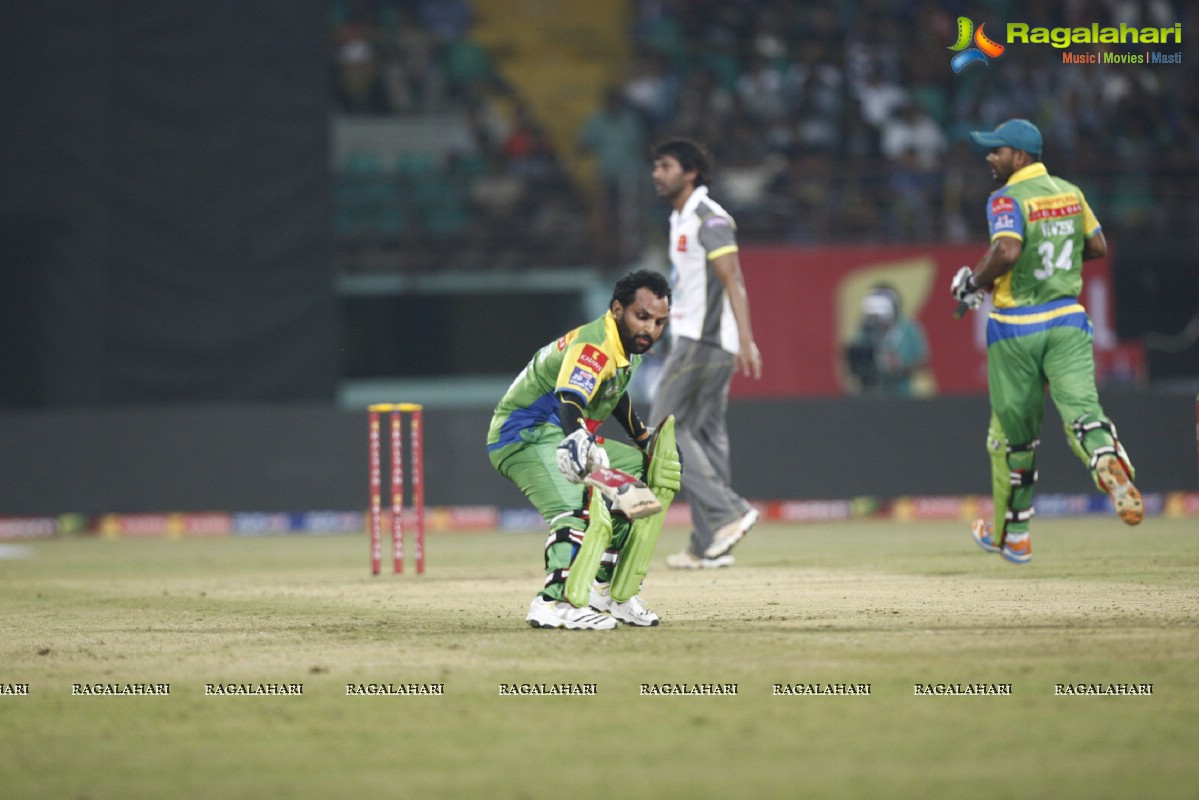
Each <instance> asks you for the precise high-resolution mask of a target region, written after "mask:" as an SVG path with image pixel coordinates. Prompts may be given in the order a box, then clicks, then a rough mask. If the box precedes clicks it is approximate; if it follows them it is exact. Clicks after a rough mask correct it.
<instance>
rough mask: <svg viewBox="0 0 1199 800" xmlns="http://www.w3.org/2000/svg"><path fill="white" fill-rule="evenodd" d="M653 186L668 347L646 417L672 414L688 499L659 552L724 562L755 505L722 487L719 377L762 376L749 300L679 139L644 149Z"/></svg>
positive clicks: (693, 561) (725, 470)
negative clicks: (684, 519) (680, 541)
mask: <svg viewBox="0 0 1199 800" xmlns="http://www.w3.org/2000/svg"><path fill="white" fill-rule="evenodd" d="M653 157H654V169H653V180H654V189H655V191H656V192H657V194H658V196H659V197H662V198H664V199H666V200H668V201H670V203H671V205H672V207H673V209H674V210H673V212H672V213H671V215H670V253H669V255H670V282H671V289H672V293H673V295H674V303H673V305H672V306H671V311H670V336H671V339H670V342H671V345H670V354H669V355H668V356H667V358H666V364H665V365H664V367H663V370H662V379H661V382H660V383H659V384H658V389H657V393H656V395H655V397H654V405H653V412H652V417H651V419H653V420H660V419H664V418H665V417H666V415H667V414H674V415H675V421H676V425H677V428H676V435H677V436H678V445H679V451H680V452H681V454H682V456H683V465H684V467H683V488H684V490H685V491H686V493H687V498H688V500H689V502H690V504H691V520H692V525H693V530H692V532H691V541H690V543H689V545H688V547H687V548H686V549H684V550H683V551H682V552H681V553H677V554H674V555H671V556H668V557H667V559H666V563H667V565H668V566H670V567H673V568H676V569H700V568H706V567H724V566H729V565H731V564H732V563H733V556H732V549H733V547H734V546H735V545H736V544H737V543H738V542H739V541H741V539H742V537H744V536H745V534H746V533H748V532H749V530H750V528H752V527H753V526H754V523H756V522H757V521H758V512H757V511H756V510H755V509H754V508H753V507H752V506H750V504H749V502H748V501H746V500H745V498H743V497H741V496H740V495H739V494H737V493H736V492H735V491H733V487H732V485H731V484H732V475H731V469H730V466H729V436H728V426H727V423H726V420H725V416H726V412H727V410H728V398H729V384H730V383H732V380H733V374H734V372H735V371H736V370H740V371H741V372H742V373H743V374H745V375H747V376H752V377H754V378H755V379H756V378H760V377H761V375H762V357H761V354H760V353H759V352H758V346H757V345H756V344H755V343H754V336H753V329H752V327H751V326H750V319H749V298H748V296H747V295H746V292H745V281H744V278H743V277H742V275H741V263H740V261H739V259H738V255H737V226H736V224H735V223H734V222H733V218H732V217H731V216H730V215H729V213H728V212H727V211H725V210H724V209H723V208H721V207H720V205H719V204H718V203H716V201H715V200H713V199H712V198H711V197H709V196H708V187H707V179H708V173H709V170H710V163H711V162H710V159H709V158H708V155H707V152H706V151H705V149H704V147H703V146H702V145H700V144H698V143H696V142H693V141H691V140H689V139H681V138H678V139H669V140H667V141H665V142H662V143H661V144H659V145H657V146H656V147H655V148H654V151H653Z"/></svg>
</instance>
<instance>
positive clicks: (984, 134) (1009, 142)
mask: <svg viewBox="0 0 1199 800" xmlns="http://www.w3.org/2000/svg"><path fill="white" fill-rule="evenodd" d="M970 137H971V138H972V139H974V141H976V142H978V143H979V144H981V145H982V146H983V147H1011V148H1012V149H1014V150H1023V151H1025V152H1026V153H1031V154H1032V155H1034V156H1037V157H1038V158H1039V157H1040V156H1041V132H1040V131H1039V130H1037V126H1036V125H1033V124H1032V123H1031V122H1029V121H1028V120H1026V119H1009V120H1008V121H1007V122H1005V123H1003V124H1002V125H1000V126H999V127H998V128H996V129H995V130H993V131H973V132H972V133H971V134H970Z"/></svg>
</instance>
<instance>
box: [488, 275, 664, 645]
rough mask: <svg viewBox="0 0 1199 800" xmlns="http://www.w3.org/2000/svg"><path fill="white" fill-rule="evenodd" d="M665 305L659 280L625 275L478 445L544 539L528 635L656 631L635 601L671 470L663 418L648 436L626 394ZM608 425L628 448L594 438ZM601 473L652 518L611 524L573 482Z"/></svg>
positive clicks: (503, 406)
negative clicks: (542, 575)
mask: <svg viewBox="0 0 1199 800" xmlns="http://www.w3.org/2000/svg"><path fill="white" fill-rule="evenodd" d="M670 301H671V292H670V283H669V281H667V280H666V277H665V276H664V275H662V274H660V273H657V272H653V271H651V270H640V271H637V272H632V273H630V274H628V275H626V276H625V277H624V278H622V279H621V280H620V281H618V282H617V284H616V286H615V289H614V290H613V293H612V299H611V302H610V304H609V307H608V311H607V312H606V313H605V314H604V315H603V316H602V317H600V318H599V319H597V320H594V321H593V322H590V323H588V324H586V325H583V326H581V327H579V328H576V329H574V330H572V331H570V332H569V333H567V334H566V335H564V336H562V337H561V338H560V339H558V340H557V341H554V342H550V343H549V344H547V345H545V346H544V347H542V348H541V349H540V350H538V351H537V353H536V354H535V355H534V356H533V358H532V360H531V361H530V362H529V363H528V365H527V366H526V367H525V368H524V370H522V371H521V373H520V374H519V375H517V376H516V380H515V381H513V382H512V385H511V386H510V387H509V388H508V391H507V392H506V393H505V394H504V396H503V398H502V399H501V400H500V402H499V405H497V406H496V409H495V414H494V415H493V416H492V419H491V428H490V430H489V432H488V434H487V450H488V454H489V456H490V458H491V463H492V465H493V466H494V467H495V468H496V470H497V471H499V473H500V474H501V475H504V476H505V477H507V478H508V479H509V480H511V481H512V482H513V483H515V484H516V485H517V487H519V488H520V490H521V491H522V492H524V494H525V496H526V497H528V498H529V500H530V501H531V502H532V503H533V505H534V506H535V507H536V508H537V510H538V512H540V513H541V516H542V517H543V518H544V519H545V521H546V523H547V524H548V525H549V528H550V535H549V538H548V539H547V540H546V544H545V569H546V581H545V586H544V587H543V588H542V590H541V591H540V592H539V593H538V595H537V597H535V598H534V600H533V603H532V605H531V606H530V607H529V613H528V616H527V620H528V622H529V624H530V625H532V626H533V627H535V628H568V629H572V630H605V629H611V628H615V627H616V623H617V620H619V621H621V622H624V623H625V624H628V625H639V626H652V625H657V624H658V622H659V619H658V616H657V615H656V614H654V613H653V612H652V611H649V610H648V609H646V608H645V606H644V605H643V604H642V602H641V599H640V598H639V597H637V596H636V594H635V592H636V591H637V589H638V588H639V586H640V578H641V577H642V576H644V574H645V570H646V568H647V566H648V563H649V557H650V555H651V554H652V551H653V545H654V544H655V543H656V541H657V535H658V533H659V532H660V531H661V529H662V522H663V518H664V517H665V514H666V507H667V506H668V505H669V503H670V500H671V499H673V497H674V493H675V492H677V491H678V489H679V486H680V478H681V473H682V464H681V463H680V461H679V457H678V451H677V447H676V445H675V443H674V434H673V430H674V424H673V418H671V419H669V420H667V421H666V422H664V424H662V425H660V426H659V429H658V431H657V432H655V433H654V436H652V437H651V435H650V431H649V429H648V428H647V427H646V425H645V424H644V423H643V422H642V421H641V419H640V418H639V417H638V416H637V414H636V412H635V411H634V410H633V406H632V402H631V400H630V399H629V394H628V387H629V383H630V382H631V381H632V379H633V375H634V373H635V372H636V371H637V367H638V365H639V364H640V363H641V358H642V355H643V354H644V353H646V352H647V351H648V350H649V349H650V348H651V347H653V345H654V343H655V342H657V341H658V339H659V338H661V336H662V333H663V331H664V330H665V328H666V323H667V322H668V321H669V319H670ZM611 416H615V417H616V419H617V421H618V422H619V423H620V425H621V426H622V427H623V428H624V430H625V431H626V433H627V434H628V436H629V438H630V439H631V440H632V442H633V443H634V444H633V445H629V444H624V443H621V442H615V441H612V440H604V439H597V438H596V435H595V434H596V431H597V429H598V428H599V427H600V425H601V424H602V423H603V422H604V421H605V420H607V419H608V418H609V417H611ZM634 445H635V446H634ZM651 454H652V457H651ZM608 466H611V467H613V468H615V469H619V470H623V471H625V472H627V473H630V474H631V475H634V476H636V477H637V478H640V479H642V480H644V481H645V483H646V484H648V487H649V489H650V490H652V491H653V493H654V495H655V496H656V497H657V498H658V500H659V501H661V504H662V510H661V511H660V512H658V513H657V514H655V515H653V516H651V517H647V518H643V519H638V520H636V521H631V520H629V519H627V518H625V517H622V516H621V515H620V514H618V513H610V511H609V509H608V508H607V507H606V506H605V505H604V502H603V500H602V499H601V498H600V493H599V492H598V491H595V490H593V489H591V488H590V487H588V486H586V485H585V484H584V483H583V481H584V479H585V478H586V476H587V475H588V474H589V473H591V472H593V471H595V470H597V469H599V468H601V467H608ZM597 548H598V549H597ZM584 564H586V566H583V565H584ZM572 567H573V568H574V573H575V574H574V576H573V579H572ZM622 586H624V587H626V588H624V589H623V590H622V589H620V587H622ZM630 586H631V587H632V588H627V587H630Z"/></svg>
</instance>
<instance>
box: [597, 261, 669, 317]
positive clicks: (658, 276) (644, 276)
mask: <svg viewBox="0 0 1199 800" xmlns="http://www.w3.org/2000/svg"><path fill="white" fill-rule="evenodd" d="M642 287H644V288H646V289H649V290H650V291H651V292H653V293H654V296H655V297H665V298H666V302H667V303H668V304H669V303H670V302H671V296H670V281H668V280H666V276H665V275H663V274H662V273H661V272H655V271H654V270H652V269H639V270H637V271H635V272H630V273H629V274H628V275H625V276H624V277H623V278H621V279H620V280H618V281H617V282H616V286H615V288H613V289H612V300H611V301H610V302H609V303H608V307H609V308H611V306H612V303H620V304H621V305H622V306H624V307H625V308H628V307H629V306H631V305H632V304H633V301H634V300H636V299H637V290H638V289H640V288H642Z"/></svg>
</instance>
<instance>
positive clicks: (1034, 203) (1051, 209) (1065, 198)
mask: <svg viewBox="0 0 1199 800" xmlns="http://www.w3.org/2000/svg"><path fill="white" fill-rule="evenodd" d="M1081 213H1082V203H1080V202H1078V195H1076V194H1073V193H1066V194H1055V195H1051V196H1049V197H1037V198H1034V199H1032V200H1029V201H1028V221H1029V222H1036V221H1037V220H1039V219H1057V218H1059V217H1073V216H1075V215H1076V214H1081Z"/></svg>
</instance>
